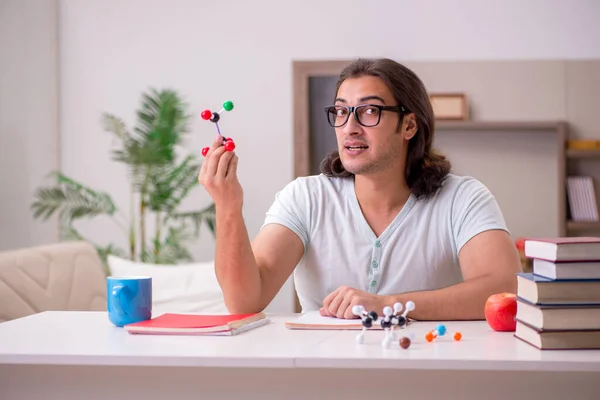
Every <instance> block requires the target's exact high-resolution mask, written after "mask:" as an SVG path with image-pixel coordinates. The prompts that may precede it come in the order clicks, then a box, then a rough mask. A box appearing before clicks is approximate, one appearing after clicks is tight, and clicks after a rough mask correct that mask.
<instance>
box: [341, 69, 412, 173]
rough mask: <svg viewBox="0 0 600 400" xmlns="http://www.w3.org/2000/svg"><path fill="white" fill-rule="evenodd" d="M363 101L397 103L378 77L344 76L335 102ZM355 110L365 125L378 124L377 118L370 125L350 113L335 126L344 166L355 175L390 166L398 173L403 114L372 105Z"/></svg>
mask: <svg viewBox="0 0 600 400" xmlns="http://www.w3.org/2000/svg"><path fill="white" fill-rule="evenodd" d="M364 104H372V105H380V106H396V105H397V104H396V101H395V100H394V97H393V95H392V92H391V91H390V89H389V88H388V87H387V86H386V84H385V83H384V82H383V81H382V80H381V79H379V78H377V77H374V76H363V77H359V78H351V79H346V80H345V81H344V82H343V83H342V85H341V86H340V88H339V90H338V93H337V98H336V101H335V105H339V106H358V105H364ZM357 113H358V114H359V118H360V120H361V122H363V123H364V124H365V125H372V124H375V123H377V119H378V118H379V123H378V124H377V125H376V126H372V127H367V126H363V125H361V124H359V123H358V121H357V120H356V118H355V116H354V114H350V115H349V116H348V121H347V122H346V124H345V125H343V126H341V127H338V128H335V132H336V136H337V142H338V150H339V153H340V159H341V162H342V164H343V166H344V168H345V169H346V170H347V171H348V172H351V173H353V174H355V175H370V174H375V173H378V172H381V171H384V170H389V169H392V168H394V169H398V171H399V172H400V168H401V167H402V165H403V159H402V157H403V155H402V149H403V146H404V145H405V144H404V135H402V134H401V132H402V130H399V129H398V121H399V119H400V118H402V114H399V113H398V112H395V111H380V110H378V109H377V108H375V107H372V108H362V109H361V110H360V111H358V112H357ZM377 114H380V115H377ZM338 115H344V110H341V109H340V110H339V111H338ZM342 118H345V115H344V117H342Z"/></svg>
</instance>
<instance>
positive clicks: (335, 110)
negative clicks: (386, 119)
mask: <svg viewBox="0 0 600 400" xmlns="http://www.w3.org/2000/svg"><path fill="white" fill-rule="evenodd" d="M355 110H356V113H355V116H356V117H357V119H358V123H360V124H361V125H364V126H375V125H377V124H378V123H379V118H380V116H381V111H380V110H379V108H377V107H373V106H370V105H363V106H358V107H356V109H355ZM349 116H350V109H349V107H345V106H332V107H330V108H329V111H328V113H327V117H328V119H329V123H330V124H331V125H332V126H334V127H336V128H337V127H340V126H342V125H344V124H345V123H346V122H347V121H348V117H349Z"/></svg>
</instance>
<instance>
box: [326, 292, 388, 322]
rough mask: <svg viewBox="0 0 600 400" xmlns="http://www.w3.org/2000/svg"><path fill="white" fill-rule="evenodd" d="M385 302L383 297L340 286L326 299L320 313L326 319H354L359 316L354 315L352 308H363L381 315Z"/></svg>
mask: <svg viewBox="0 0 600 400" xmlns="http://www.w3.org/2000/svg"><path fill="white" fill-rule="evenodd" d="M384 302H385V300H384V298H383V296H378V295H376V294H371V293H367V292H363V291H362V290H358V289H354V288H351V287H348V286H340V287H339V288H337V289H336V290H334V291H333V292H331V293H330V294H329V295H328V296H327V297H325V300H323V307H321V309H320V310H319V312H320V313H321V315H323V316H325V317H337V318H344V319H352V318H358V316H357V315H354V314H353V313H352V307H354V306H363V307H364V308H365V310H367V311H376V312H377V313H378V314H381V313H382V310H383V307H384V304H383V303H384Z"/></svg>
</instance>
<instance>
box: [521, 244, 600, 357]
mask: <svg viewBox="0 0 600 400" xmlns="http://www.w3.org/2000/svg"><path fill="white" fill-rule="evenodd" d="M525 256H526V257H529V258H531V259H532V262H533V272H531V273H521V274H517V284H518V287H517V314H516V320H517V327H516V331H515V336H516V337H517V338H519V339H521V340H523V341H525V342H527V343H529V344H531V345H533V346H535V347H537V348H539V349H600V238H598V237H557V238H539V239H533V238H532V239H526V240H525Z"/></svg>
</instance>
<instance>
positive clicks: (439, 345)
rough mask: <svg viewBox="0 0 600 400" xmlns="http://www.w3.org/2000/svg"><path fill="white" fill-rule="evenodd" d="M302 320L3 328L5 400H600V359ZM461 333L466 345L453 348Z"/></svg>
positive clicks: (508, 342)
mask: <svg viewBox="0 0 600 400" xmlns="http://www.w3.org/2000/svg"><path fill="white" fill-rule="evenodd" d="M294 317H295V316H294V315H272V316H270V318H271V323H270V324H268V325H265V326H262V327H260V328H257V329H255V330H253V331H249V332H246V333H244V334H241V335H239V336H233V337H209V336H203V337H198V336H152V335H148V336H145V335H130V334H128V333H127V332H125V331H124V330H123V329H121V328H116V327H114V326H112V325H111V324H110V323H109V322H108V319H107V317H106V314H105V313H101V312H45V313H40V314H36V315H32V316H29V317H25V318H21V319H18V320H14V321H9V322H5V323H2V324H0V399H2V400H5V399H10V400H12V399H92V400H94V399H102V400H106V399H107V398H111V399H119V398H127V399H144V400H152V399H240V398H252V399H285V400H293V399H321V398H327V399H341V398H343V399H359V398H360V399H362V398H371V397H373V396H375V397H380V396H381V397H385V398H389V399H395V398H407V397H411V396H412V398H415V399H416V398H419V399H420V398H433V399H436V400H437V399H459V398H460V399H470V398H477V399H502V400H507V399H516V398H526V399H538V398H539V399H553V398H556V399H563V400H564V399H567V400H574V399H599V398H600V351H589V350H585V351H582V350H576V351H547V350H546V351H541V350H537V349H536V348H534V347H532V346H530V345H528V344H526V343H523V342H521V341H520V340H518V339H515V338H514V336H513V335H512V333H499V332H494V331H491V330H490V329H489V327H488V326H487V324H486V323H485V321H481V322H446V326H447V328H448V334H447V336H445V337H441V338H439V339H436V340H435V341H434V342H431V343H428V342H426V341H425V339H424V335H425V333H426V332H427V331H429V330H431V329H432V328H434V327H435V325H436V323H433V322H416V323H413V324H411V325H410V327H409V328H408V329H407V330H406V331H404V332H414V334H415V340H414V341H413V344H412V345H411V347H410V348H409V349H407V350H404V349H401V348H400V347H399V346H398V344H397V343H393V344H392V346H391V347H390V348H389V349H384V348H382V347H381V339H382V338H383V332H381V331H368V332H367V333H366V335H365V342H364V344H362V345H358V344H356V343H355V340H354V338H355V337H356V335H357V331H300V330H289V329H286V328H285V326H284V322H285V321H286V320H290V319H293V318H294ZM455 331H460V332H462V334H463V340H462V341H460V342H456V341H454V340H452V336H451V335H452V334H453V333H454V332H455Z"/></svg>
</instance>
